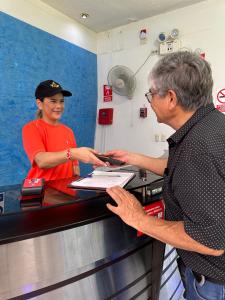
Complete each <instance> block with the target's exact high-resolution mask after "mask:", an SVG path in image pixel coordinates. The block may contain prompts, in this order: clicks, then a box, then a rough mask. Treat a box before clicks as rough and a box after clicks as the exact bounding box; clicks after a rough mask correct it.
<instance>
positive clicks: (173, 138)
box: [167, 103, 215, 145]
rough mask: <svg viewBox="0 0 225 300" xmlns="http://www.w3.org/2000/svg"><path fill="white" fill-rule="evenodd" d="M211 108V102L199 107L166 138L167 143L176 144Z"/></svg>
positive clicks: (213, 108) (212, 105)
mask: <svg viewBox="0 0 225 300" xmlns="http://www.w3.org/2000/svg"><path fill="white" fill-rule="evenodd" d="M213 110H215V106H214V104H213V103H210V104H208V105H207V106H202V107H200V108H199V109H198V110H197V111H196V112H195V113H194V114H193V116H192V117H191V118H190V119H189V120H188V121H187V122H186V123H185V124H184V125H183V126H182V127H181V128H179V129H178V130H177V131H176V132H175V133H174V134H172V135H171V136H170V137H169V138H168V139H167V141H168V143H169V145H172V144H178V143H179V142H180V141H181V140H182V139H183V137H184V136H185V135H186V134H187V133H188V132H189V130H190V129H191V128H192V127H193V126H194V125H195V124H196V123H198V122H199V121H200V120H201V119H203V118H204V117H205V116H206V115H208V114H209V113H210V112H211V111H213Z"/></svg>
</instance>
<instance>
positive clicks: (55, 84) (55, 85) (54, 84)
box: [50, 81, 59, 88]
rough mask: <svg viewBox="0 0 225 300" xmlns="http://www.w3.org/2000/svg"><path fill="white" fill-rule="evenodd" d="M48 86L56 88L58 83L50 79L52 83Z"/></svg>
mask: <svg viewBox="0 0 225 300" xmlns="http://www.w3.org/2000/svg"><path fill="white" fill-rule="evenodd" d="M50 86H51V87H52V88H58V87H59V84H57V83H55V82H54V81H52V83H51V84H50Z"/></svg>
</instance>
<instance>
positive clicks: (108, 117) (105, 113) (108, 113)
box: [98, 108, 113, 125]
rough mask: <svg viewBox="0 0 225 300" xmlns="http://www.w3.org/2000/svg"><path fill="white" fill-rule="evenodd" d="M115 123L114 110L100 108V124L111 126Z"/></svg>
mask: <svg viewBox="0 0 225 300" xmlns="http://www.w3.org/2000/svg"><path fill="white" fill-rule="evenodd" d="M112 123H113V108H100V109H99V112H98V124H100V125H111V124H112Z"/></svg>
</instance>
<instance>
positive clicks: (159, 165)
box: [132, 153, 168, 176]
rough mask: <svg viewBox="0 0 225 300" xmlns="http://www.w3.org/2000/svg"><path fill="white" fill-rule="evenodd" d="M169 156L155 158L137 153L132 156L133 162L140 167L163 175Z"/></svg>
mask: <svg viewBox="0 0 225 300" xmlns="http://www.w3.org/2000/svg"><path fill="white" fill-rule="evenodd" d="M167 161H168V159H167V158H154V157H149V156H146V155H142V154H138V153H135V154H133V157H132V164H133V165H136V166H138V167H140V168H144V169H147V170H149V171H151V172H153V173H155V174H158V175H160V176H162V175H163V173H164V170H165V168H166V166H167Z"/></svg>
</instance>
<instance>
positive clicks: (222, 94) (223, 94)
mask: <svg viewBox="0 0 225 300" xmlns="http://www.w3.org/2000/svg"><path fill="white" fill-rule="evenodd" d="M217 100H218V101H219V102H220V103H222V104H224V103H225V89H222V90H220V91H219V92H218V93H217Z"/></svg>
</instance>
